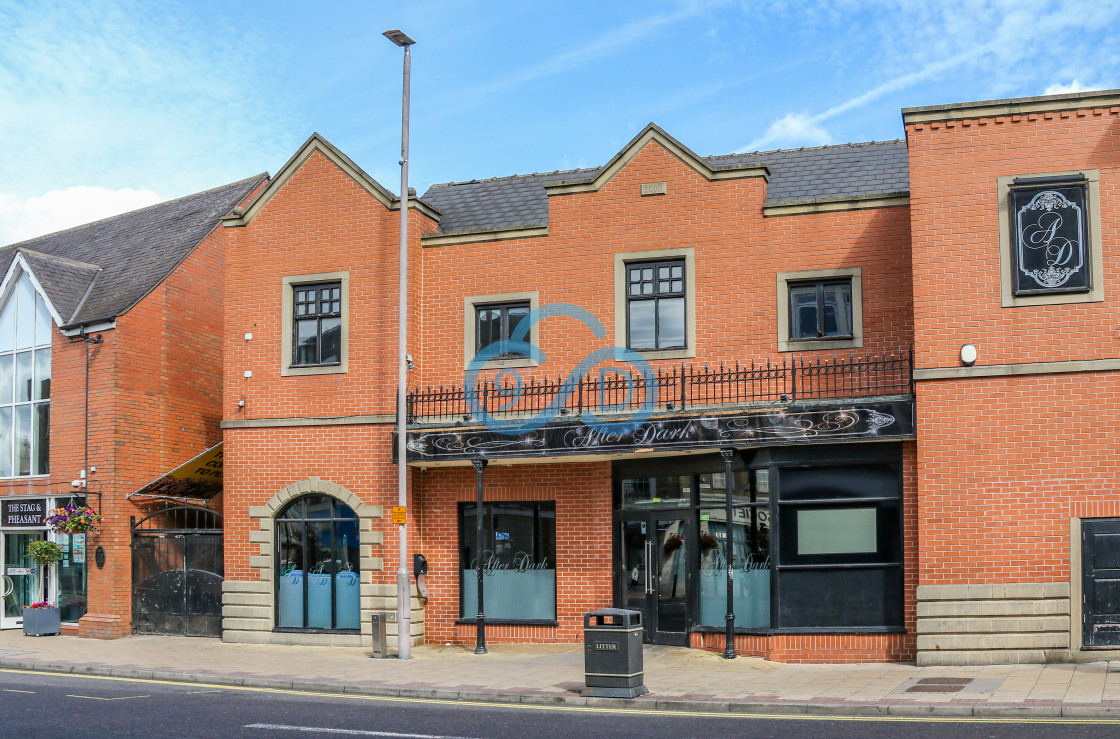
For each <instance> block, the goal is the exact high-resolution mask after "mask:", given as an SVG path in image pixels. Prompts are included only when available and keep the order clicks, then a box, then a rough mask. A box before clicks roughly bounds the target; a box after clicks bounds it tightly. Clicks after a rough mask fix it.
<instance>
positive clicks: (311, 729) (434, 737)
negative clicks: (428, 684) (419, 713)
mask: <svg viewBox="0 0 1120 739" xmlns="http://www.w3.org/2000/svg"><path fill="white" fill-rule="evenodd" d="M243 728H246V729H265V730H267V731H306V732H308V733H311V734H348V735H351V736H386V737H398V738H399V739H470V737H463V736H442V735H440V734H400V733H397V732H395V731H362V730H361V729H332V728H329V727H326V726H286V725H284V724H247V725H245V726H244V727H243Z"/></svg>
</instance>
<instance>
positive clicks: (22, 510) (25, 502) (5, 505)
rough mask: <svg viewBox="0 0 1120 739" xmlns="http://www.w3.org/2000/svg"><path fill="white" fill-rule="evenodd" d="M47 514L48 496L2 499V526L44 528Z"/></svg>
mask: <svg viewBox="0 0 1120 739" xmlns="http://www.w3.org/2000/svg"><path fill="white" fill-rule="evenodd" d="M46 516H47V499H46V498H5V499H4V500H2V501H0V526H4V527H9V526H27V527H32V528H43V527H44V526H45V525H46V523H45V521H46Z"/></svg>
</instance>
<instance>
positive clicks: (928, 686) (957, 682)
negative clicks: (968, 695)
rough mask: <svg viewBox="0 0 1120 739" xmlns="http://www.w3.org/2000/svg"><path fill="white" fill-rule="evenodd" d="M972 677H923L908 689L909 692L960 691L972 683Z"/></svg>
mask: <svg viewBox="0 0 1120 739" xmlns="http://www.w3.org/2000/svg"><path fill="white" fill-rule="evenodd" d="M972 680H973V678H971V677H923V678H922V679H921V680H919V681H918V682H917V683H915V684H914V685H911V686H910V687H908V688H907V689H906V692H907V693H959V692H961V691H962V690H964V686H965V685H968V684H969V683H971V682H972Z"/></svg>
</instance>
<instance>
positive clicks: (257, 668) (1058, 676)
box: [0, 630, 1120, 721]
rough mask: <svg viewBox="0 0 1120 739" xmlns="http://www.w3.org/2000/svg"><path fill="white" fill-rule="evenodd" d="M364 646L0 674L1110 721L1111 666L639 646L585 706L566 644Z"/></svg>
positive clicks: (151, 644) (22, 639)
mask: <svg viewBox="0 0 1120 739" xmlns="http://www.w3.org/2000/svg"><path fill="white" fill-rule="evenodd" d="M371 654H372V653H371V650H370V649H369V648H343V647H303V646H280V645H258V644H226V643H223V642H221V641H220V640H218V639H203V638H190V637H178V636H142V635H136V636H130V637H126V638H123V639H116V640H112V641H99V640H94V639H79V638H77V637H73V636H51V637H30V636H24V635H23V633H22V632H21V631H18V630H14V631H0V668H3V669H15V670H35V671H42V672H59V673H72V674H85V675H105V676H112V677H120V678H135V679H147V680H152V679H155V680H168V681H177V682H190V683H205V684H208V685H217V686H221V685H238V686H246V687H255V688H267V689H278V690H305V691H315V692H325V693H355V694H363V695H376V696H387V697H396V698H426V699H437V700H458V701H482V702H493V703H525V704H535V705H570V706H596V707H625V708H641V709H646V710H650V709H653V710H667V711H703V712H728V711H731V712H736V713H756V714H796V713H807V714H827V715H854V716H875V715H880V716H891V715H894V716H945V717H971V716H977V717H1051V718H1054V717H1069V718H1082V719H1084V718H1097V719H1111V720H1117V721H1120V662H1118V663H1115V664H1109V663H1108V662H1092V663H1083V664H1049V665H992V666H982V667H916V666H915V665H913V664H906V663H901V664H900V663H894V664H844V665H819V664H812V665H806V664H782V663H778V662H768V661H766V660H763V659H758V658H754V657H739V658H738V659H734V660H725V659H723V658H722V657H720V656H719V655H718V654H715V653H712V652H707V651H703V650H699V649H686V648H680V647H661V646H649V645H647V646H646V647H645V652H644V661H645V684H646V687H648V688H649V691H650V692H649V694H648V695H645V696H642V697H640V698H636V699H632V700H631V699H615V698H585V697H583V696H582V695H580V692H581V691H582V689H583V687H584V675H583V671H584V663H583V647H582V645H579V644H562V645H557V644H509V645H491V646H490V651H489V654H486V655H476V654H474V648H473V645H471V646H464V645H439V644H429V645H424V646H420V647H414V648H413V652H412V655H413V658H412V659H411V660H397V659H372V657H371Z"/></svg>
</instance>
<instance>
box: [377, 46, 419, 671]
mask: <svg viewBox="0 0 1120 739" xmlns="http://www.w3.org/2000/svg"><path fill="white" fill-rule="evenodd" d="M383 35H384V36H385V38H387V39H389V40H390V41H392V42H393V43H394V44H396V45H397V46H399V47H401V48H402V49H404V92H403V94H402V98H401V238H400V281H399V286H398V290H399V292H398V295H399V300H398V303H397V345H398V346H397V505H398V506H402V507H404V506H407V505H408V464H407V463H406V462H407V459H408V458H407V456H406V454H407V452H408V447H407V442H408V434H407V432H408V428H407V423H408V419H407V418H406V411H407V409H406V408H405V391H406V387H407V384H408V93H409V83H410V81H411V76H412V54H411V53H409V48H410V47H411V46H412V45H413V44H415V43H416V42H415V41H413V40H412V39H411V38H410V37H409V36H408V34H406V33H404V32H403V31H400V30H398V29H395V28H394V29H393V30H391V31H385V33H384V34H383ZM397 526H398V541H399V544H400V551H399V558H400V567H399V568H398V569H397V658H398V659H411V658H412V580H411V578H410V577H409V574H408V562H407V561H406V560H407V558H408V524H407V523H405V522H404V521H401V523H399V524H398V525H397Z"/></svg>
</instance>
